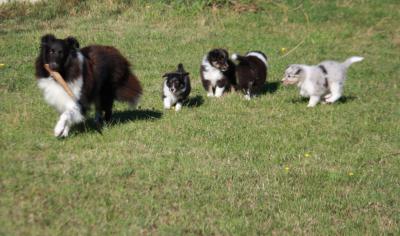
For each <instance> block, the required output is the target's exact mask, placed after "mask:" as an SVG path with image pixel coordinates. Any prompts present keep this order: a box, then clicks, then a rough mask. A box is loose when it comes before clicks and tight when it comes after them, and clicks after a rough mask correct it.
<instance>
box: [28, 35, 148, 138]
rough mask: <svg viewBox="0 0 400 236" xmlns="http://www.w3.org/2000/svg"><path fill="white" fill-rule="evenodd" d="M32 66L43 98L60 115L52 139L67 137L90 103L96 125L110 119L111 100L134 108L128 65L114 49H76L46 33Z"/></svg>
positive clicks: (135, 90) (135, 84) (136, 89)
mask: <svg viewBox="0 0 400 236" xmlns="http://www.w3.org/2000/svg"><path fill="white" fill-rule="evenodd" d="M44 64H49V66H50V69H52V70H53V71H57V72H58V73H60V74H61V76H62V77H63V79H64V80H65V82H66V83H67V84H68V86H69V87H70V89H71V90H72V92H73V94H74V95H75V97H76V98H77V99H78V101H77V102H75V101H74V100H73V99H72V98H71V97H70V96H68V94H67V93H66V92H65V90H64V89H63V88H62V86H61V85H60V84H58V83H57V82H56V81H55V80H54V79H53V78H52V77H51V76H50V74H49V73H48V72H47V71H46V70H45V68H44ZM35 66H36V73H35V75H36V79H37V83H38V86H39V88H40V89H41V90H42V91H43V95H44V99H45V100H46V102H47V103H48V104H49V105H50V106H52V107H54V108H55V109H56V110H57V111H58V112H59V113H60V117H59V120H58V122H57V124H56V126H55V127H54V135H55V136H56V137H66V136H68V133H69V130H70V128H71V126H72V125H73V124H77V123H80V122H82V121H84V119H85V113H86V111H87V110H88V109H89V108H90V105H91V104H93V103H94V105H95V108H96V119H95V121H96V124H98V125H101V124H102V121H103V119H105V120H106V121H109V120H110V119H111V115H112V107H113V103H114V100H119V101H125V102H128V103H130V104H131V105H133V106H134V105H135V104H136V103H137V102H138V100H139V98H140V96H141V94H142V87H141V86H140V82H139V80H138V79H137V77H136V76H135V75H134V74H133V73H132V72H131V70H130V68H129V67H130V65H129V62H128V61H127V60H126V59H125V58H124V57H123V56H122V55H121V53H120V52H119V51H118V50H117V49H116V48H114V47H109V46H99V45H92V46H87V47H84V48H82V49H79V43H78V41H77V40H76V39H75V38H73V37H68V38H65V39H58V38H56V37H55V36H54V35H52V34H47V35H44V36H43V37H42V38H41V41H40V53H39V56H38V57H37V59H36V64H35Z"/></svg>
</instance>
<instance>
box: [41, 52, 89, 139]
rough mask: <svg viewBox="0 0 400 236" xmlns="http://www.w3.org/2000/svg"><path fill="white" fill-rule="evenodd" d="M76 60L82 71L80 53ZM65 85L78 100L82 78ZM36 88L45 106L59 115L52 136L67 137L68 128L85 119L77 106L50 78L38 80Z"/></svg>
mask: <svg viewBox="0 0 400 236" xmlns="http://www.w3.org/2000/svg"><path fill="white" fill-rule="evenodd" d="M78 60H79V62H80V68H81V69H82V67H83V55H82V54H81V53H80V52H79V53H78ZM67 85H68V87H69V88H70V89H71V91H72V93H73V94H74V96H75V97H76V98H78V99H79V98H80V97H81V93H82V87H83V78H82V76H79V77H78V78H76V79H75V80H73V81H72V82H68V83H67ZM38 87H39V88H40V89H41V90H42V91H43V96H44V100H45V101H46V102H47V104H49V105H50V106H52V107H54V108H55V109H56V110H57V111H58V112H59V113H60V118H59V120H58V122H57V124H56V126H55V127H54V135H55V136H56V137H60V136H63V137H66V136H68V132H69V129H70V126H71V125H73V124H75V123H79V122H82V121H83V120H84V119H85V118H84V116H83V115H82V113H81V111H80V108H79V104H77V103H76V102H75V101H74V100H73V99H72V98H71V97H70V96H69V95H68V94H67V92H65V90H64V88H63V87H62V86H61V85H60V84H58V83H57V82H56V81H55V80H54V79H53V78H52V77H48V78H39V79H38Z"/></svg>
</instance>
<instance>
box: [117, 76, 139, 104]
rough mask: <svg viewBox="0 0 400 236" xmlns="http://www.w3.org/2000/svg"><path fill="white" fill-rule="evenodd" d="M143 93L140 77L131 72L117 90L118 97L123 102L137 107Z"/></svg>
mask: <svg viewBox="0 0 400 236" xmlns="http://www.w3.org/2000/svg"><path fill="white" fill-rule="evenodd" d="M141 95H142V86H141V85H140V82H139V80H138V78H137V77H136V76H135V75H133V74H131V75H130V76H129V78H128V79H127V80H125V81H124V83H122V84H120V85H119V86H118V88H117V90H116V98H117V100H119V101H122V102H128V103H129V104H130V106H131V107H132V108H136V106H137V104H138V103H139V99H140V96H141Z"/></svg>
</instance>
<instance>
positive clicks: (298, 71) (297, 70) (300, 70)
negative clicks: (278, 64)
mask: <svg viewBox="0 0 400 236" xmlns="http://www.w3.org/2000/svg"><path fill="white" fill-rule="evenodd" d="M301 72H303V69H301V68H300V67H296V72H295V73H294V74H295V75H299V74H300V73H301Z"/></svg>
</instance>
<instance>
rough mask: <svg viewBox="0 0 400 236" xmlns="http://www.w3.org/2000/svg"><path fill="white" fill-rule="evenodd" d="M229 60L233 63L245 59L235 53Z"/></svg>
mask: <svg viewBox="0 0 400 236" xmlns="http://www.w3.org/2000/svg"><path fill="white" fill-rule="evenodd" d="M231 59H232V60H233V61H242V60H244V59H246V57H244V56H241V55H239V54H237V53H234V54H232V56H231Z"/></svg>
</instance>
